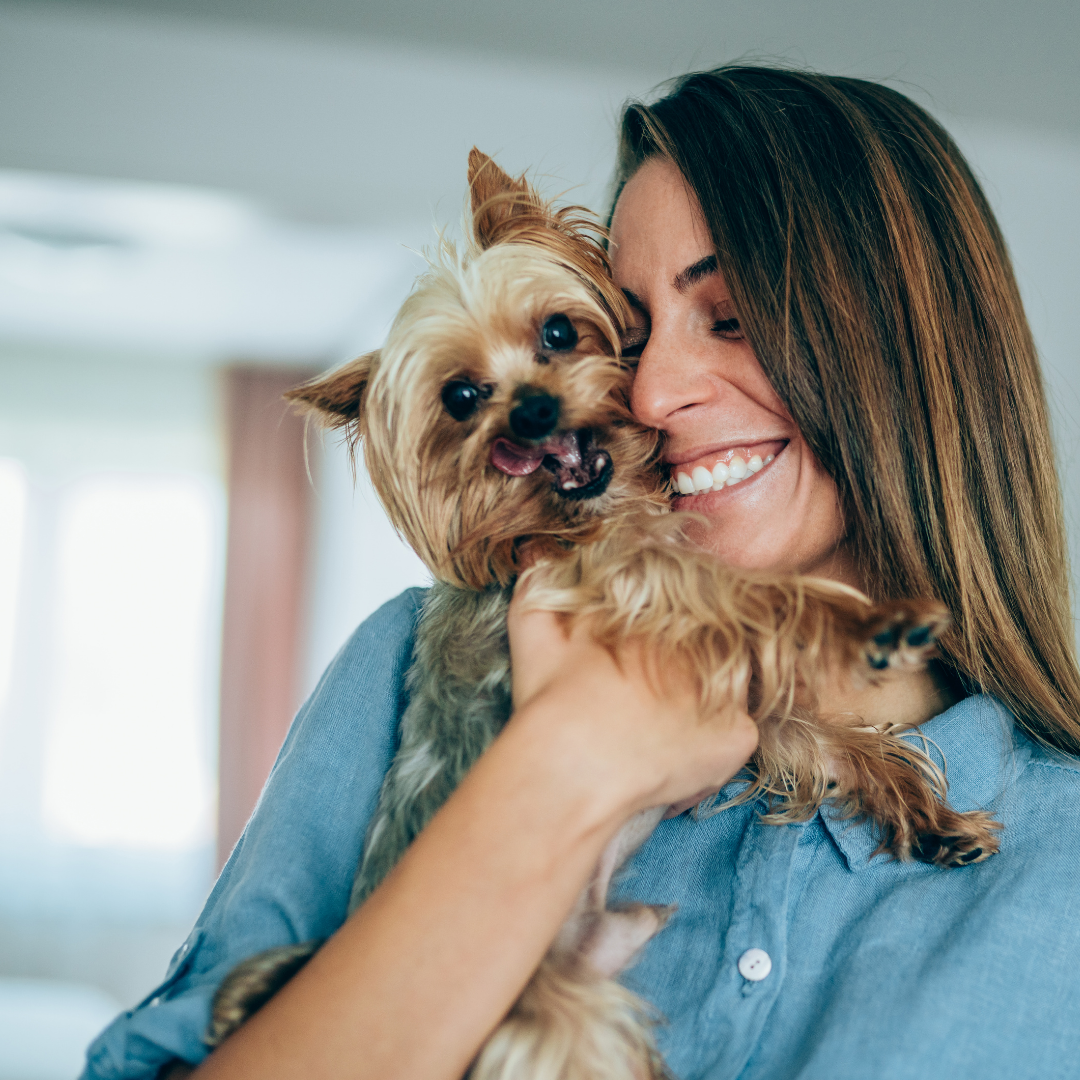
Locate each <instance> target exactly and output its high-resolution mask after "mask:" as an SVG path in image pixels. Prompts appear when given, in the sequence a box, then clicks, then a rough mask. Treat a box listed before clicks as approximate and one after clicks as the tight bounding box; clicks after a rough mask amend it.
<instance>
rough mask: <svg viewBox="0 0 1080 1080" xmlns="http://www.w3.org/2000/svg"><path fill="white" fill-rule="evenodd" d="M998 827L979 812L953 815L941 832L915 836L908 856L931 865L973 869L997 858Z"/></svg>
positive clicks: (990, 818) (989, 817) (998, 825)
mask: <svg viewBox="0 0 1080 1080" xmlns="http://www.w3.org/2000/svg"><path fill="white" fill-rule="evenodd" d="M1000 829H1001V825H1000V824H999V823H998V822H996V821H994V819H993V818H992V817H991V816H990V815H989V814H985V813H982V812H981V811H973V812H972V813H968V814H956V815H955V817H954V819H953V820H952V821H951V822H949V825H948V828H947V831H944V832H942V833H936V832H924V833H918V834H916V836H915V838H914V842H913V843H912V845H911V851H910V854H911V857H912V858H915V859H918V860H919V862H924V863H931V864H932V865H934V866H972V865H974V864H975V863H980V862H984V861H985V860H986V859H989V858H990V856H991V855H996V854H997V852H998V848H999V847H1000V844H999V841H998V837H997V832H998V830H1000Z"/></svg>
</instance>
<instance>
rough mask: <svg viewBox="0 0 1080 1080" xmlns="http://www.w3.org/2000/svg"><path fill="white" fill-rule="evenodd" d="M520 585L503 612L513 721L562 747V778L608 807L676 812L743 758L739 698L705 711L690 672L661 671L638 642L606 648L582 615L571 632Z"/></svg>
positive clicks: (546, 746) (752, 733)
mask: <svg viewBox="0 0 1080 1080" xmlns="http://www.w3.org/2000/svg"><path fill="white" fill-rule="evenodd" d="M526 595H527V592H526V591H525V590H522V589H520V588H519V590H518V591H517V592H516V593H515V595H514V600H513V603H512V604H511V606H510V615H509V619H508V628H509V632H510V652H511V657H512V661H513V693H514V718H513V720H512V721H511V726H514V727H516V728H518V729H527V730H528V731H529V732H530V734H531V735H532V737H533V738H534V739H535V740H536V742H537V744H538V745H537V752H538V753H542V754H543V755H544V756H545V757H546V758H547V759H548V760H552V759H553V758H554V757H558V759H559V760H560V761H561V763H562V772H563V777H564V782H565V783H566V784H567V785H568V786H573V787H574V788H576V789H579V790H587V789H590V788H591V789H593V790H594V791H595V793H596V797H597V798H598V799H599V800H601V802H602V804H606V805H607V806H608V807H610V810H611V812H612V813H614V814H624V815H625V816H627V817H628V816H629V815H630V814H632V813H634V812H636V811H637V810H642V809H645V808H646V807H651V806H664V805H669V806H671V808H672V810H671V811H670V812H671V813H678V812H681V811H682V810H685V809H687V808H688V807H690V806H694V805H696V803H697V802H699V801H700V800H701V799H702V798H704V797H705V796H707V795H709V794H712V793H713V792H716V791H718V790H719V789H720V788H721V787H722V786H723V785H724V784H725V783H727V781H728V780H730V779H731V777H732V776H734V775H735V774H736V773H737V772H738V771H739V769H741V768H742V766H743V765H745V764H746V762H747V761H748V760H749V758H750V756H751V755H752V754H753V752H754V750H755V749H756V747H757V738H758V732H757V727H756V725H755V724H754V722H753V721H752V720H751V719H750V717H749V716H748V715H747V713H746V702H745V700H743V701H733V702H732V703H731V705H730V707H729V708H727V709H725V710H724V711H723V712H721V713H718V714H715V715H711V716H703V715H701V712H700V710H699V707H698V703H697V698H696V695H695V694H694V693H693V692H692V690H691V689H690V681H689V679H688V678H685V677H683V678H680V673H679V672H677V671H676V672H672V671H666V672H664V673H663V677H660V675H659V673H657V672H656V671H655V670H651V669H650V664H651V657H650V656H649V655H648V653H647V652H646V650H644V649H643V648H642V647H633V648H630V647H628V648H625V649H623V650H622V651H621V652H620V654H619V655H618V657H617V658H616V657H614V656H612V654H611V653H610V652H609V651H608V650H607V649H606V648H604V647H603V646H601V645H598V644H597V643H596V641H594V640H593V638H592V636H591V634H590V632H589V626H588V623H587V622H586V621H585V620H580V621H579V622H578V623H577V624H576V625H575V626H574V627H573V629H572V630H571V631H569V632H568V631H567V629H566V620H565V619H564V618H562V617H560V616H557V615H554V614H552V613H551V612H546V611H535V610H526V609H525V604H524V600H525V596H526ZM520 734H523V732H522V731H521V730H519V735H520ZM540 744H543V745H542V746H541V745H540Z"/></svg>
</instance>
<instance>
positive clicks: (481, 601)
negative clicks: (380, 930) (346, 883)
mask: <svg viewBox="0 0 1080 1080" xmlns="http://www.w3.org/2000/svg"><path fill="white" fill-rule="evenodd" d="M510 595H511V590H510V589H509V588H506V589H503V588H499V587H497V586H496V587H493V588H490V589H486V590H484V591H483V592H475V591H473V590H471V589H459V588H457V587H455V586H453V585H447V584H445V583H443V582H436V583H435V584H434V585H433V586H432V587H431V589H430V591H429V592H428V595H427V598H426V600H425V602H424V607H423V610H422V611H421V614H420V622H419V625H418V626H417V631H416V646H415V651H414V654H413V663H412V667H411V668H410V669H409V673H408V675H407V677H406V686H407V688H408V692H409V705H408V708H407V709H406V710H405V715H404V716H403V717H402V719H401V743H400V747H399V749H398V752H397V754H396V756H395V757H394V761H393V764H392V765H391V766H390V769H389V771H388V772H387V774H386V778H385V779H384V780H383V786H382V791H381V792H380V793H379V805H378V808H377V809H376V811H375V816H374V817H373V818H372V820H371V825H370V826H369V828H368V835H367V842H366V844H365V845H364V854H363V857H362V858H361V860H360V867H359V869H358V870H357V873H356V878H355V880H354V881H353V887H352V895H351V896H350V898H349V913H350V914H351V913H352V912H353V911H355V910H356V908H358V907H359V906H360V905H361V904H362V903H363V902H364V900H366V899H367V897H368V896H369V895H370V894H371V893H372V891H373V890H374V889H375V888H377V886H378V885H379V883H380V882H381V881H382V880H383V878H384V877H386V875H387V874H388V873H390V871H391V870H392V869H393V868H394V865H395V864H396V863H397V861H398V859H400V858H401V856H402V855H403V854H404V852H405V849H406V848H407V847H408V846H409V844H411V843H412V842H413V840H415V839H416V837H417V835H419V833H420V830H421V829H423V827H424V826H425V825H426V824H427V823H428V822H429V821H430V820H431V818H432V816H433V815H434V814H435V812H436V811H437V810H438V809H439V807H440V806H442V804H443V803H444V802H446V800H447V799H448V798H449V797H450V794H451V793H452V792H453V790H454V789H455V788H456V787H457V786H458V784H460V783H461V781H462V779H463V778H464V776H465V774H466V773H467V772H468V771H469V769H471V768H472V766H473V764H474V763H475V762H476V759H477V758H479V757H480V755H481V754H482V753H483V752H484V751H485V750H486V749H487V748H488V746H489V745H490V743H491V740H492V739H494V738H495V736H496V735H498V733H499V732H500V731H501V730H502V727H503V725H504V724H505V723H506V721H507V720H508V719H509V718H510V709H511V699H510V645H509V642H508V640H507V637H506V611H507V608H508V607H509V605H510Z"/></svg>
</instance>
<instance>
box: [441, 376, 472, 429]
mask: <svg viewBox="0 0 1080 1080" xmlns="http://www.w3.org/2000/svg"><path fill="white" fill-rule="evenodd" d="M480 397H481V393H480V390H479V389H478V388H477V387H475V386H473V384H472V383H471V382H465V381H464V380H461V379H455V380H453V381H452V382H448V383H447V384H446V385H445V386H444V387H443V389H442V403H443V405H445V406H446V411H447V412H448V413H449V414H450V415H451V416H452V417H453V418H454V419H455V420H468V419H469V417H470V416H472V414H473V413H474V412H476V408H477V406H478V405H479V404H480Z"/></svg>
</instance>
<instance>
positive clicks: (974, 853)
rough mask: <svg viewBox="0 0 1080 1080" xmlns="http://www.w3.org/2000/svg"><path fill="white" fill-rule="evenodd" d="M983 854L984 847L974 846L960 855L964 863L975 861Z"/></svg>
mask: <svg viewBox="0 0 1080 1080" xmlns="http://www.w3.org/2000/svg"><path fill="white" fill-rule="evenodd" d="M981 854H982V848H981V847H977V848H972V849H971V850H970V851H969V852H968V853H967V854H966V855H961V856H960V861H961V862H962V863H969V862H974V861H975V860H976V859H977V858H978V857H979V856H980V855H981Z"/></svg>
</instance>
